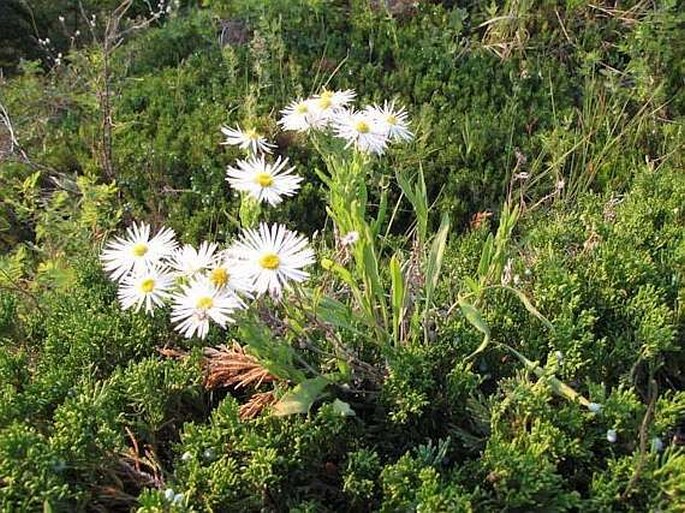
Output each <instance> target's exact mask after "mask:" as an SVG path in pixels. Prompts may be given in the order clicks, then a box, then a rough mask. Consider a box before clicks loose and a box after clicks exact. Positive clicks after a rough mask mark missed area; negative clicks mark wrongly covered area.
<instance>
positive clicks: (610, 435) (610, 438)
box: [607, 429, 618, 444]
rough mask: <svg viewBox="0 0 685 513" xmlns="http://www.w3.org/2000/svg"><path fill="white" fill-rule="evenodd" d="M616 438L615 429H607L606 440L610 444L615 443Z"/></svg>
mask: <svg viewBox="0 0 685 513" xmlns="http://www.w3.org/2000/svg"><path fill="white" fill-rule="evenodd" d="M616 440H618V433H616V430H615V429H610V430H608V431H607V442H609V443H610V444H613V443H616Z"/></svg>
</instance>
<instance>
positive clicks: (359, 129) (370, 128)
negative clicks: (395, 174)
mask: <svg viewBox="0 0 685 513" xmlns="http://www.w3.org/2000/svg"><path fill="white" fill-rule="evenodd" d="M333 129H334V130H335V135H336V136H338V137H340V138H342V139H345V140H346V141H347V146H348V147H349V146H352V145H354V147H355V148H356V149H358V150H359V151H362V152H365V153H375V154H376V155H382V154H383V152H384V151H385V148H386V147H387V145H388V134H387V131H386V130H385V128H384V127H383V125H381V123H380V122H379V121H378V119H376V118H375V117H374V116H371V115H370V114H369V113H368V112H365V111H361V112H353V111H348V110H343V111H339V112H337V113H336V114H335V115H334V117H333Z"/></svg>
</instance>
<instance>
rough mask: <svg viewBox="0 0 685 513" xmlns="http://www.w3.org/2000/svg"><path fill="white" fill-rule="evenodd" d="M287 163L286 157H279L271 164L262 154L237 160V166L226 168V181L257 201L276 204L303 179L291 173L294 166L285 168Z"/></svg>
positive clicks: (297, 187)
mask: <svg viewBox="0 0 685 513" xmlns="http://www.w3.org/2000/svg"><path fill="white" fill-rule="evenodd" d="M287 164H288V159H287V158H286V159H281V157H278V159H276V162H275V163H273V164H271V163H267V162H266V161H265V160H264V156H263V155H262V156H260V157H259V158H257V157H252V158H250V159H249V160H239V161H238V162H237V166H238V167H232V166H229V167H228V169H227V170H226V181H227V182H228V183H230V184H231V187H233V188H234V189H236V190H239V191H242V192H246V193H248V194H249V195H250V196H252V197H253V198H254V199H256V200H257V201H266V202H268V203H269V205H271V206H276V205H278V204H279V203H280V202H281V201H283V196H293V195H294V194H295V192H297V190H298V189H299V188H300V182H301V181H302V180H303V178H302V177H301V176H297V175H294V174H292V172H293V170H294V169H295V168H294V167H290V168H287V169H286V166H287Z"/></svg>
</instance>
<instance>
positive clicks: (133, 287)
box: [101, 223, 314, 338]
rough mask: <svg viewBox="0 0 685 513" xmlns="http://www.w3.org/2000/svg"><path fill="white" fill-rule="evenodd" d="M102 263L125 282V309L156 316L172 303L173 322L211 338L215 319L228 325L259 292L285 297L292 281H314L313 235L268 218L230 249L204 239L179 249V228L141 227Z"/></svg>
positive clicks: (116, 242) (108, 250)
mask: <svg viewBox="0 0 685 513" xmlns="http://www.w3.org/2000/svg"><path fill="white" fill-rule="evenodd" d="M101 259H102V262H103V267H104V269H105V271H107V273H109V275H110V277H111V278H112V279H113V280H114V281H116V282H118V284H119V293H118V297H119V303H120V304H121V307H122V308H123V309H129V308H130V309H133V310H135V311H139V310H141V309H142V308H144V310H145V312H146V313H148V314H150V315H154V312H155V309H156V308H159V307H161V306H163V305H164V304H165V303H167V302H168V303H171V305H172V306H171V320H172V322H173V323H174V324H175V328H176V330H177V331H179V332H181V333H182V334H183V335H184V336H186V337H187V338H190V337H192V336H193V335H195V334H197V336H199V337H200V338H205V337H206V336H207V333H208V330H209V324H210V321H213V322H215V323H216V324H218V325H219V326H221V327H222V328H225V327H226V325H227V324H228V323H231V322H233V320H234V319H233V315H234V313H235V312H236V311H237V310H240V309H243V308H245V307H246V303H245V301H246V300H249V299H251V298H252V297H253V295H256V296H260V295H262V294H265V293H267V292H268V293H269V294H271V295H272V296H274V297H278V296H280V295H281V294H282V291H283V289H284V288H285V287H287V286H288V282H290V281H295V282H301V281H304V280H305V279H307V278H308V276H309V275H308V273H307V272H306V271H304V270H303V268H304V267H305V266H307V265H309V264H311V263H313V262H314V252H313V251H312V249H311V248H309V246H308V243H307V240H306V239H305V238H304V237H303V236H301V235H298V234H296V233H294V232H292V231H290V230H288V229H287V228H286V227H285V226H283V225H280V224H275V225H271V226H269V225H267V224H265V223H262V224H260V225H259V228H258V229H256V230H249V229H247V230H244V231H243V233H242V234H241V235H240V236H239V237H238V239H237V240H236V241H235V242H233V244H231V245H229V246H228V247H227V248H226V249H224V250H221V251H220V250H219V248H218V245H217V244H215V243H210V242H203V243H202V244H200V246H199V248H195V247H193V246H192V245H190V244H185V245H183V246H179V245H178V243H177V242H176V240H175V235H174V232H173V231H172V230H170V229H168V228H163V229H161V230H160V231H159V232H157V233H156V234H155V235H154V236H152V237H151V236H150V227H149V226H148V225H147V224H145V223H141V224H134V225H133V227H131V228H129V229H128V230H127V234H126V237H115V238H114V239H113V240H112V241H110V242H109V243H108V244H107V245H106V247H105V249H104V250H103V252H102V255H101Z"/></svg>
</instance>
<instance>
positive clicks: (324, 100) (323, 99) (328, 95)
mask: <svg viewBox="0 0 685 513" xmlns="http://www.w3.org/2000/svg"><path fill="white" fill-rule="evenodd" d="M331 105H333V93H332V92H330V91H324V92H323V93H321V96H320V97H319V107H321V108H322V109H324V110H326V109H328V108H329V107H330V106H331Z"/></svg>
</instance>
